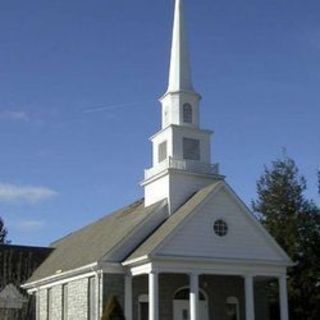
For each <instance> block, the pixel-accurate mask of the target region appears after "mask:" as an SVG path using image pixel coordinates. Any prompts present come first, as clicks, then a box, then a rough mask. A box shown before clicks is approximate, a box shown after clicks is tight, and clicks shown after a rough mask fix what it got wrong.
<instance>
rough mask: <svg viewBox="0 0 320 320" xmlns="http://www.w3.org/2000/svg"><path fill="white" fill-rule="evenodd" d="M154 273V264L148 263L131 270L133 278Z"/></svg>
mask: <svg viewBox="0 0 320 320" xmlns="http://www.w3.org/2000/svg"><path fill="white" fill-rule="evenodd" d="M151 271H152V264H151V263H146V264H144V265H141V266H137V267H132V268H130V273H131V275H132V276H138V275H141V274H149V273H150V272H151Z"/></svg>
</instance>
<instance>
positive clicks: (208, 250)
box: [152, 182, 290, 264]
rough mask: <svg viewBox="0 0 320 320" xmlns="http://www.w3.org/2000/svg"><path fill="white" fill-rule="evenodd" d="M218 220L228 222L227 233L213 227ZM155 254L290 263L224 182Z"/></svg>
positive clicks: (178, 226) (162, 242)
mask: <svg viewBox="0 0 320 320" xmlns="http://www.w3.org/2000/svg"><path fill="white" fill-rule="evenodd" d="M219 220H222V221H224V222H225V223H226V225H227V234H226V235H225V236H219V235H218V234H216V232H215V230H214V225H215V222H217V221H219ZM225 231H226V230H225ZM152 254H153V255H157V256H178V257H196V258H197V257H198V258H208V259H241V260H260V261H270V262H279V263H288V264H289V263H290V259H289V258H288V256H287V255H286V253H285V252H284V251H283V250H282V249H281V248H280V247H279V246H278V244H277V243H276V242H275V241H274V240H273V238H272V237H271V236H270V235H269V234H268V233H267V232H266V230H265V229H264V228H263V227H262V226H261V225H260V223H259V222H258V221H256V219H255V218H254V217H253V216H252V213H251V212H250V211H249V209H248V208H247V207H246V206H245V205H244V204H243V202H242V201H241V200H240V199H239V198H238V197H237V195H236V194H235V193H234V192H233V191H232V189H231V188H230V187H229V186H228V185H227V184H226V183H225V182H222V183H220V185H219V186H218V187H216V188H215V189H213V190H212V192H210V193H209V194H208V196H207V197H206V199H204V200H202V201H201V202H200V203H199V204H198V205H197V207H195V208H194V209H193V211H192V212H190V213H189V214H188V215H186V216H185V218H184V219H183V220H182V221H180V223H179V225H177V226H176V227H175V228H174V230H172V232H171V233H170V234H169V235H167V236H166V238H165V239H163V241H161V243H160V244H159V245H158V246H157V248H156V249H155V250H154V251H153V252H152Z"/></svg>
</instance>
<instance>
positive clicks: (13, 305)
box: [0, 283, 27, 309]
mask: <svg viewBox="0 0 320 320" xmlns="http://www.w3.org/2000/svg"><path fill="white" fill-rule="evenodd" d="M24 302H27V299H26V298H25V297H24V296H23V295H22V294H21V293H20V292H19V290H18V289H17V288H16V286H15V285H13V284H12V283H10V284H8V285H7V286H5V287H4V289H3V290H2V291H1V292H0V308H6V309H20V308H21V307H22V304H23V303H24Z"/></svg>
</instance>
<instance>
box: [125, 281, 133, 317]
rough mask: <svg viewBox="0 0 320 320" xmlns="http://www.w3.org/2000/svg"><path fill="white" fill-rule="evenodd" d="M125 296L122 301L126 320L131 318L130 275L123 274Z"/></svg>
mask: <svg viewBox="0 0 320 320" xmlns="http://www.w3.org/2000/svg"><path fill="white" fill-rule="evenodd" d="M124 290H125V293H124V295H125V297H124V303H125V307H124V309H125V317H126V320H132V276H131V275H126V276H125V288H124Z"/></svg>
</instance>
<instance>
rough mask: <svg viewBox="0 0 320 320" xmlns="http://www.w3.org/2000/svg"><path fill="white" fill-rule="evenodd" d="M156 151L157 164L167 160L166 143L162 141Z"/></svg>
mask: <svg viewBox="0 0 320 320" xmlns="http://www.w3.org/2000/svg"><path fill="white" fill-rule="evenodd" d="M158 151H159V154H158V160H159V162H161V161H163V160H165V159H166V158H167V141H164V142H162V143H160V144H159V150H158Z"/></svg>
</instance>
